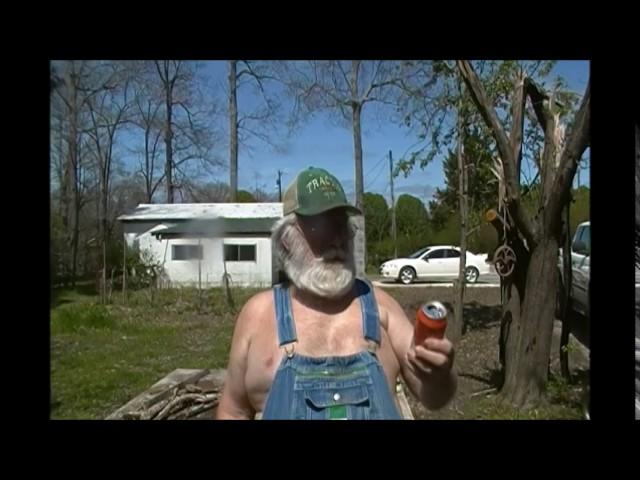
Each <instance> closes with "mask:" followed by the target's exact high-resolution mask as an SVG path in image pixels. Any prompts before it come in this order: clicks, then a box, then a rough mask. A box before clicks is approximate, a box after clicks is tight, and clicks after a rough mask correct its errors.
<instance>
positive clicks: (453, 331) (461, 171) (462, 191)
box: [447, 81, 467, 343]
mask: <svg viewBox="0 0 640 480" xmlns="http://www.w3.org/2000/svg"><path fill="white" fill-rule="evenodd" d="M458 93H459V94H460V99H459V101H458V181H459V188H458V201H459V205H460V263H459V270H458V283H457V285H456V300H455V312H454V323H453V325H452V326H451V328H450V329H449V331H448V332H447V336H449V337H450V339H451V341H452V342H454V343H456V342H458V340H460V338H461V337H462V332H463V327H464V315H463V313H464V287H465V269H466V266H467V168H466V166H465V162H464V156H463V152H462V146H463V141H464V139H463V126H462V85H461V81H460V83H459V92H458Z"/></svg>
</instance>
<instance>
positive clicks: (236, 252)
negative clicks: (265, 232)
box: [224, 244, 256, 262]
mask: <svg viewBox="0 0 640 480" xmlns="http://www.w3.org/2000/svg"><path fill="white" fill-rule="evenodd" d="M224 259H225V260H226V261H227V262H255V261H256V246H255V245H234V244H225V246H224Z"/></svg>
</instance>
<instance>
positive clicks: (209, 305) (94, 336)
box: [51, 289, 257, 419]
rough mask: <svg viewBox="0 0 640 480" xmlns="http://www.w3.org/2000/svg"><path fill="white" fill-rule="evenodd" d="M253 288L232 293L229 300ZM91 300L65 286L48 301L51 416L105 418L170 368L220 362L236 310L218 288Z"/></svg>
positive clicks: (240, 297) (224, 357)
mask: <svg viewBox="0 0 640 480" xmlns="http://www.w3.org/2000/svg"><path fill="white" fill-rule="evenodd" d="M256 291H257V290H250V289H247V290H236V291H234V299H235V302H236V305H240V306H241V305H242V304H243V303H244V302H245V301H246V300H247V299H248V298H249V297H250V296H251V295H252V294H253V293H255V292H256ZM61 299H64V301H62V302H61V301H60V300H61ZM97 300H98V299H97V297H96V296H92V295H82V294H78V293H77V292H69V291H66V292H57V299H56V300H55V301H54V302H53V305H52V308H51V389H52V407H51V417H52V418H55V419H100V418H104V417H106V416H107V415H108V414H109V413H111V412H112V411H114V410H115V409H117V408H118V407H120V406H122V405H123V404H124V403H126V402H127V401H129V400H130V399H132V398H133V397H135V396H136V395H138V394H140V393H141V392H143V391H144V390H145V389H147V388H148V387H150V386H151V385H152V384H153V383H155V382H157V381H158V380H160V379H161V378H162V377H164V376H165V375H167V374H168V373H170V372H171V371H173V370H174V369H176V368H226V362H227V360H228V353H229V347H230V343H231V336H232V333H233V327H234V324H235V316H236V315H235V311H231V310H230V309H229V308H228V307H227V305H226V302H225V300H224V295H223V292H222V291H221V290H220V289H211V290H208V291H206V292H203V295H202V296H200V295H198V292H197V290H195V289H184V290H181V291H178V290H163V291H157V292H154V296H153V298H152V297H151V294H150V292H134V293H132V294H131V296H130V298H129V300H128V302H127V304H123V303H122V302H121V300H122V299H121V295H120V294H114V296H113V297H112V300H113V301H114V303H113V304H111V305H99V304H98V303H97Z"/></svg>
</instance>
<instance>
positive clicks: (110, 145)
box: [87, 62, 131, 301]
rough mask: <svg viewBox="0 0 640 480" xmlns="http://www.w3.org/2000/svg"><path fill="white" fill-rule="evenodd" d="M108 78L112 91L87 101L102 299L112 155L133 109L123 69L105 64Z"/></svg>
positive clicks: (104, 71)
mask: <svg viewBox="0 0 640 480" xmlns="http://www.w3.org/2000/svg"><path fill="white" fill-rule="evenodd" d="M99 73H100V74H101V76H102V77H104V78H105V83H107V84H109V85H110V88H109V89H105V90H102V91H101V92H98V93H97V94H96V95H94V96H93V97H91V99H89V100H88V101H87V107H88V110H89V114H90V118H91V124H90V126H89V128H88V136H89V137H90V138H91V141H92V144H93V158H94V165H95V168H96V170H97V172H98V194H99V201H98V202H97V203H96V206H97V219H98V229H97V230H98V232H97V236H98V238H99V239H100V245H101V250H102V259H103V261H102V287H103V289H102V292H101V293H102V299H103V301H105V299H106V297H105V294H106V291H105V288H106V275H107V239H108V237H109V234H110V224H109V213H110V208H109V207H110V205H109V201H110V197H111V187H112V172H113V152H114V147H115V139H116V133H117V132H118V129H119V128H120V127H121V126H122V125H123V124H124V123H125V122H126V121H127V117H126V115H127V111H128V110H129V108H130V107H131V104H130V103H129V101H128V98H127V94H128V93H129V78H128V76H127V74H126V73H127V72H126V71H125V70H124V68H123V65H119V64H118V63H115V62H114V63H110V62H105V63H104V64H103V65H101V70H100V72H99Z"/></svg>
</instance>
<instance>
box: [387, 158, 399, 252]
mask: <svg viewBox="0 0 640 480" xmlns="http://www.w3.org/2000/svg"><path fill="white" fill-rule="evenodd" d="M389 181H390V182H391V238H393V258H398V242H397V233H396V202H395V199H394V197H393V156H392V155H391V150H389Z"/></svg>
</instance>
